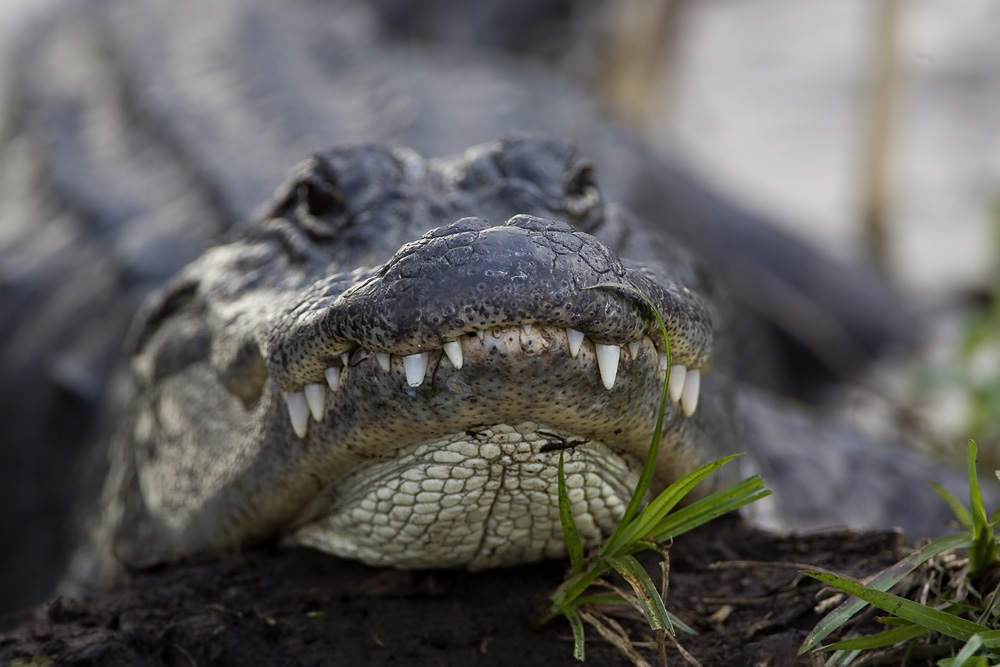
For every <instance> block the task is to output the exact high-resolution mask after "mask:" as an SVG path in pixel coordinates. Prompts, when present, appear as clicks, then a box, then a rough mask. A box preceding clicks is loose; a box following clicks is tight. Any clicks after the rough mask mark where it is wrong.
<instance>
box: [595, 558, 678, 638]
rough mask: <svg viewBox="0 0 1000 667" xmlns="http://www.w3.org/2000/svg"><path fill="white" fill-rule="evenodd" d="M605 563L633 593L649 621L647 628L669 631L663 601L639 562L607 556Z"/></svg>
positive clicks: (633, 559) (668, 622)
mask: <svg viewBox="0 0 1000 667" xmlns="http://www.w3.org/2000/svg"><path fill="white" fill-rule="evenodd" d="M607 561H608V563H610V564H611V567H613V568H615V570H617V571H618V573H619V574H620V575H622V576H623V577H624V578H625V581H627V582H628V583H629V586H631V587H632V590H634V591H635V594H636V597H637V598H638V599H639V606H640V607H642V612H643V614H645V615H646V620H647V621H649V627H651V628H653V629H654V630H659V629H661V628H662V629H665V630H666V629H670V628H671V626H670V619H669V617H668V616H667V609H666V607H664V606H663V600H662V599H660V592H659V591H658V590H656V586H654V585H653V581H652V580H651V579H650V578H649V574H647V573H646V570H645V568H643V566H642V565H641V564H640V563H639V561H637V560H636V559H635V558H633V557H632V556H608V558H607Z"/></svg>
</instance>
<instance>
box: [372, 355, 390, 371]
mask: <svg viewBox="0 0 1000 667" xmlns="http://www.w3.org/2000/svg"><path fill="white" fill-rule="evenodd" d="M375 359H376V360H377V361H378V365H379V366H381V367H382V370H384V371H385V372H386V373H388V372H389V368H390V367H391V364H392V357H390V356H389V353H388V352H376V353H375Z"/></svg>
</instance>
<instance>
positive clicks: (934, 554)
mask: <svg viewBox="0 0 1000 667" xmlns="http://www.w3.org/2000/svg"><path fill="white" fill-rule="evenodd" d="M976 455H977V450H976V443H975V442H974V441H972V440H970V441H969V444H968V448H967V456H966V458H967V462H968V472H969V506H968V507H966V506H964V505H962V503H961V502H960V501H959V500H958V498H956V497H955V496H954V495H953V494H952V493H950V492H948V491H946V490H945V489H943V488H942V487H941V486H940V485H937V484H935V485H933V486H934V489H935V490H936V491H937V492H938V494H939V495H941V497H942V498H943V499H944V501H945V502H946V503H948V505H949V507H951V509H952V511H953V512H954V514H955V516H956V518H957V519H958V521H959V522H960V523H961V525H962V526H963V527H964V528H965V532H962V533H957V534H955V535H948V536H946V537H942V538H940V539H937V540H935V541H933V542H931V543H930V544H928V545H927V546H925V547H923V548H922V549H921V550H920V551H917V552H914V553H913V554H911V555H909V556H907V557H906V558H905V559H903V560H902V561H900V562H899V563H897V564H895V565H893V566H892V567H890V568H888V569H886V570H885V571H883V572H881V573H879V574H878V575H877V576H875V577H874V578H872V580H871V581H869V582H867V583H861V582H858V581H855V580H853V579H850V578H848V577H842V576H839V575H836V574H832V573H829V572H813V571H806V572H805V574H807V575H809V576H810V577H814V578H815V579H818V580H820V581H822V582H824V583H827V584H829V585H831V586H833V587H835V588H838V589H840V590H842V591H844V592H845V593H848V594H849V595H852V596H853V597H852V598H850V599H848V600H847V601H846V602H844V603H843V604H841V605H840V607H838V608H837V609H835V610H833V611H832V612H831V613H830V614H828V615H827V616H826V617H825V618H824V619H823V620H822V621H820V623H819V624H818V625H817V626H816V627H815V628H814V629H813V631H812V632H811V633H810V634H809V636H808V637H807V638H806V641H805V642H804V643H803V645H802V648H801V649H800V650H799V653H800V654H802V653H805V652H807V651H833V652H834V655H833V657H832V658H831V660H830V661H828V662H827V664H828V665H832V664H836V665H847V664H850V662H851V661H852V660H853V659H854V658H855V657H858V656H859V655H860V653H859V652H860V651H869V652H878V651H883V652H884V655H886V656H889V655H892V653H891V649H890V647H893V646H895V645H897V644H904V645H905V643H906V642H915V641H920V642H922V643H924V644H926V645H928V646H932V647H933V648H934V649H935V650H938V651H944V652H945V655H947V652H951V653H952V656H953V657H950V658H943V659H941V660H939V661H938V663H937V664H938V665H940V666H941V667H959V666H970V667H971V666H973V665H994V664H997V662H998V661H1000V630H997V629H995V628H997V627H998V625H1000V567H998V554H1000V541H998V537H997V534H996V529H997V525H998V524H1000V513H994V515H993V516H992V517H989V518H987V516H986V508H985V507H984V504H983V497H982V494H981V493H980V489H979V481H978V477H977V473H976ZM960 550H965V552H966V555H965V556H964V557H962V556H961V554H960ZM942 573H945V574H947V576H945V575H943V574H942ZM900 582H903V583H907V582H909V584H910V585H909V588H910V589H911V590H917V591H921V594H922V597H923V598H924V599H923V600H922V601H921V602H915V601H913V600H910V599H908V598H907V597H904V596H902V595H895V594H892V593H889V592H888V590H889V588H891V587H892V586H894V585H896V584H898V583H900ZM980 589H984V590H986V591H988V592H987V593H985V594H984V593H983V591H981V590H980ZM867 605H872V606H874V607H877V608H879V609H881V610H883V611H885V612H888V613H889V614H890V616H888V617H884V618H880V619H877V620H879V622H881V623H883V624H885V625H891V626H892V627H891V628H890V629H888V630H885V631H882V632H878V633H875V634H870V635H863V636H858V637H852V638H850V639H845V640H842V641H838V642H834V643H832V644H828V645H825V646H820V642H821V641H822V640H823V639H824V638H826V637H827V636H828V635H829V634H830V633H832V632H833V631H835V630H837V629H839V628H841V627H843V626H844V625H845V624H846V623H847V622H848V621H849V620H850V619H851V618H852V617H853V616H854V615H855V614H856V613H857V612H859V611H861V610H862V609H863V608H864V607H866V606H867ZM870 657H871V659H876V657H877V656H875V655H872V656H870Z"/></svg>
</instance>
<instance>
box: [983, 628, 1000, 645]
mask: <svg viewBox="0 0 1000 667" xmlns="http://www.w3.org/2000/svg"><path fill="white" fill-rule="evenodd" d="M979 638H980V639H981V640H982V642H983V646H985V647H986V648H989V649H996V648H1000V630H990V631H989V632H980V633H979Z"/></svg>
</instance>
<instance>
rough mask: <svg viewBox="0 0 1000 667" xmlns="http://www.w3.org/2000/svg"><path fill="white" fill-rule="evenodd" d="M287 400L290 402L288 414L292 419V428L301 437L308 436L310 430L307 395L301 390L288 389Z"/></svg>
mask: <svg viewBox="0 0 1000 667" xmlns="http://www.w3.org/2000/svg"><path fill="white" fill-rule="evenodd" d="M285 402H286V403H288V416H289V417H291V419H292V430H293V431H295V435H297V436H299V437H300V438H304V437H306V431H307V430H309V406H308V405H306V396H305V394H303V393H302V392H301V391H286V392H285Z"/></svg>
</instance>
